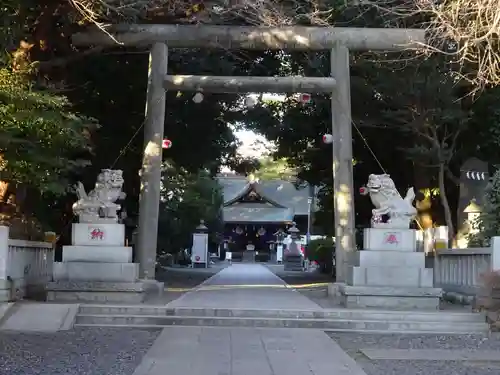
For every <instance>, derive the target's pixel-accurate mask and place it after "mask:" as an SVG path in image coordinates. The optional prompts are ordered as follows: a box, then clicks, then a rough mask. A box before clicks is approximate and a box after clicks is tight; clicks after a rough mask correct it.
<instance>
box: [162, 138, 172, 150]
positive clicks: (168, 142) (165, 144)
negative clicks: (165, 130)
mask: <svg viewBox="0 0 500 375" xmlns="http://www.w3.org/2000/svg"><path fill="white" fill-rule="evenodd" d="M170 147H172V141H171V140H170V139H167V138H165V139H164V140H163V141H162V142H161V148H163V149H164V150H166V149H169V148H170Z"/></svg>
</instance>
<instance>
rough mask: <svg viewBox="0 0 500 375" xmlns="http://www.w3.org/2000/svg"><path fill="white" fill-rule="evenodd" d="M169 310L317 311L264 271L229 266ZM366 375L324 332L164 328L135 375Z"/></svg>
mask: <svg viewBox="0 0 500 375" xmlns="http://www.w3.org/2000/svg"><path fill="white" fill-rule="evenodd" d="M168 306H169V307H188V308H189V307H197V308H210V307H218V308H241V309H245V308H246V309H252V308H255V309H259V308H262V309H307V310H309V309H310V310H318V309H321V307H319V306H318V305H317V304H315V303H314V302H312V301H310V300H309V299H308V298H306V297H304V296H303V295H302V294H300V293H299V292H297V291H295V290H293V289H290V288H288V287H287V285H286V284H285V283H284V282H283V280H281V279H280V278H279V277H277V276H276V275H275V274H274V273H272V272H271V271H270V270H269V269H268V268H266V267H264V266H262V265H259V264H234V265H232V266H231V267H228V268H226V269H223V270H222V271H221V272H219V273H218V274H216V275H214V276H213V277H211V278H210V279H208V280H207V281H205V282H204V283H203V284H202V285H201V286H200V287H198V288H197V289H196V290H194V291H191V292H189V293H187V294H185V295H183V296H182V297H180V298H179V299H177V300H175V301H172V302H170V303H169V304H168ZM166 373H168V374H169V375H183V374H186V373H187V374H190V375H255V374H259V375H327V374H328V375H330V374H335V375H365V373H364V371H363V370H362V369H361V367H360V366H359V365H358V364H357V363H356V362H355V361H354V360H353V359H352V358H351V357H349V356H348V355H347V354H346V353H345V352H344V351H343V350H342V349H341V348H340V347H339V346H338V345H337V344H336V343H335V342H334V341H333V340H331V339H330V338H329V337H328V336H327V335H326V334H325V333H324V332H322V331H316V330H300V329H263V328H219V327H167V328H165V329H164V330H163V332H162V334H161V335H160V336H159V337H158V339H157V340H156V342H155V344H154V345H153V347H152V348H151V349H150V350H149V351H148V353H147V354H146V356H145V357H144V358H143V361H142V362H141V364H140V365H139V367H138V368H137V369H136V371H135V372H134V375H164V374H166Z"/></svg>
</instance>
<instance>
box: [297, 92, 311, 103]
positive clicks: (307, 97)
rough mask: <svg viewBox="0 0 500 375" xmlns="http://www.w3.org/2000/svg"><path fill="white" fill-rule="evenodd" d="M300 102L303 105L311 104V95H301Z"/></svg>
mask: <svg viewBox="0 0 500 375" xmlns="http://www.w3.org/2000/svg"><path fill="white" fill-rule="evenodd" d="M299 101H300V102H301V103H302V104H308V103H311V94H300V96H299Z"/></svg>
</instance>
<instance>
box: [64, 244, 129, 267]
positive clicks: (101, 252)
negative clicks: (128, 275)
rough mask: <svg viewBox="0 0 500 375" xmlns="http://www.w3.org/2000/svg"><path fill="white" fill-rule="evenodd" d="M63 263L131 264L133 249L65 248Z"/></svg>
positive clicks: (101, 247) (113, 247) (107, 247)
mask: <svg viewBox="0 0 500 375" xmlns="http://www.w3.org/2000/svg"><path fill="white" fill-rule="evenodd" d="M62 258H63V259H62V260H63V262H104V263H131V262H132V248H131V247H127V246H100V247H96V246H63V254H62Z"/></svg>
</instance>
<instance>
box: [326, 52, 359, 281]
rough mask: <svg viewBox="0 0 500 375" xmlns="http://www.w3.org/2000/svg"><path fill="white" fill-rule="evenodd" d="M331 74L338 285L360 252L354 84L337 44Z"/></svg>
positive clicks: (344, 57)
mask: <svg viewBox="0 0 500 375" xmlns="http://www.w3.org/2000/svg"><path fill="white" fill-rule="evenodd" d="M331 74H332V76H333V77H334V78H335V79H336V81H337V86H336V88H335V91H334V92H333V94H332V136H333V192H334V205H333V206H334V212H335V254H336V275H337V282H344V281H345V279H346V272H347V267H348V265H347V263H346V262H347V258H348V257H349V255H348V254H347V253H348V252H352V251H354V250H355V249H356V241H355V236H354V193H353V190H354V189H353V169H352V131H351V83H350V71H349V50H348V49H347V47H345V46H344V45H342V44H340V43H337V45H336V46H335V48H334V49H332V51H331Z"/></svg>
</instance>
